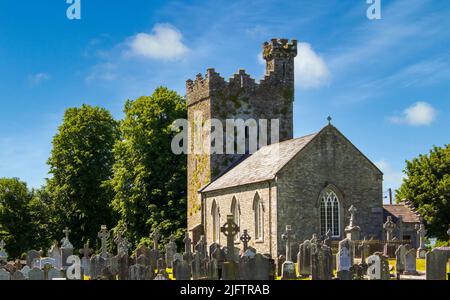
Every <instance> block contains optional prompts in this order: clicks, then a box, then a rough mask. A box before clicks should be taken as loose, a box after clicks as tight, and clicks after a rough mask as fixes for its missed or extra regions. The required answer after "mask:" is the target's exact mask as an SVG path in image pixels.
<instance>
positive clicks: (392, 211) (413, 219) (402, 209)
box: [383, 202, 421, 223]
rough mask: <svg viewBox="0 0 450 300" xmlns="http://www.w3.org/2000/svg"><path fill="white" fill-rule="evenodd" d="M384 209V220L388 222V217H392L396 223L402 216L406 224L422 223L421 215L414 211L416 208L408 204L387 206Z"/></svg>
mask: <svg viewBox="0 0 450 300" xmlns="http://www.w3.org/2000/svg"><path fill="white" fill-rule="evenodd" d="M383 208H384V219H385V221H386V219H387V216H389V215H390V216H392V217H393V221H394V222H396V221H397V220H398V218H399V217H400V216H401V217H402V218H403V222H405V223H420V218H421V217H420V214H419V213H417V212H416V211H415V210H414V207H413V206H412V205H411V204H408V203H405V202H404V203H401V204H392V205H390V204H386V205H383Z"/></svg>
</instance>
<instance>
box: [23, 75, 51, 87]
mask: <svg viewBox="0 0 450 300" xmlns="http://www.w3.org/2000/svg"><path fill="white" fill-rule="evenodd" d="M49 79H50V75H48V74H47V73H36V74H31V75H29V76H28V82H29V83H31V85H34V86H36V85H39V84H41V83H43V82H44V81H47V80H49Z"/></svg>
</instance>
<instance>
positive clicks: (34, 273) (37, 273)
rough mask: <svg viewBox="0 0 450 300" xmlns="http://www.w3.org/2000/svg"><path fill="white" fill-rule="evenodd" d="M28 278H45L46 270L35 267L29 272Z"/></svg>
mask: <svg viewBox="0 0 450 300" xmlns="http://www.w3.org/2000/svg"><path fill="white" fill-rule="evenodd" d="M28 279H29V280H44V279H45V277H44V271H42V270H41V269H38V268H33V269H31V270H30V272H29V273H28Z"/></svg>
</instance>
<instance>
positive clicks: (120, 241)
mask: <svg viewBox="0 0 450 300" xmlns="http://www.w3.org/2000/svg"><path fill="white" fill-rule="evenodd" d="M114 243H115V244H116V245H117V255H121V254H128V250H129V249H130V247H131V243H130V242H128V239H127V237H126V236H124V235H123V232H122V231H119V232H118V233H117V235H116V238H115V239H114Z"/></svg>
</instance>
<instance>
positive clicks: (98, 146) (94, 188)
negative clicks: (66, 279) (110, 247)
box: [47, 105, 119, 247]
mask: <svg viewBox="0 0 450 300" xmlns="http://www.w3.org/2000/svg"><path fill="white" fill-rule="evenodd" d="M118 134H119V133H118V124H117V122H116V121H115V120H114V119H113V118H112V116H111V114H110V113H109V112H108V111H107V110H105V109H103V108H100V107H91V106H89V105H83V106H81V107H80V108H69V109H67V110H66V112H65V114H64V120H63V124H62V125H61V126H60V127H59V129H58V133H57V134H56V136H55V137H54V138H53V149H52V152H51V157H50V159H49V160H48V164H49V165H50V173H51V174H52V175H53V176H52V178H50V179H49V180H48V182H47V189H48V191H49V192H50V197H51V198H52V199H53V201H54V208H53V209H54V213H55V215H54V218H55V222H56V224H57V225H58V232H53V234H54V235H57V236H54V237H53V238H60V235H61V231H62V230H63V229H64V227H65V226H67V227H69V228H70V229H71V230H72V234H71V238H70V240H71V242H72V244H74V246H75V247H82V244H83V243H84V242H86V241H87V240H90V241H91V242H92V241H96V240H97V232H98V231H99V229H100V226H101V225H102V224H104V225H108V226H112V225H113V216H112V208H111V205H110V204H111V201H112V198H113V195H112V191H111V189H110V188H109V186H108V185H107V184H105V182H107V181H108V180H110V179H111V176H112V166H113V163H114V155H113V152H112V149H113V146H114V143H115V142H116V140H117V139H118ZM92 244H93V243H92Z"/></svg>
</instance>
